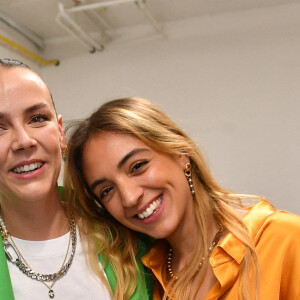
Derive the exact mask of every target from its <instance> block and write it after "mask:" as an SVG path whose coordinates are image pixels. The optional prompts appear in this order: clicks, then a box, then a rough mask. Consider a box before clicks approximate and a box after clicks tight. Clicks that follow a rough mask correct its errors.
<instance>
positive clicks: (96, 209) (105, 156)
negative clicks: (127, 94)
mask: <svg viewBox="0 0 300 300" xmlns="http://www.w3.org/2000/svg"><path fill="white" fill-rule="evenodd" d="M68 148H69V152H68V159H67V166H66V173H67V174H68V178H69V179H70V182H69V183H68V184H67V186H69V190H70V191H72V190H73V189H74V190H75V191H76V194H77V199H76V202H74V203H75V204H74V205H75V206H76V207H77V209H78V210H79V211H80V212H81V213H83V214H85V215H86V216H89V218H90V220H91V226H92V227H93V226H98V227H101V230H98V232H99V233H98V238H100V239H101V241H102V243H101V251H102V252H103V253H106V254H107V255H108V257H110V260H111V261H112V262H113V261H114V258H115V257H117V256H118V254H119V253H120V251H124V250H125V253H126V255H125V256H126V259H125V257H124V262H126V263H125V264H124V268H123V269H122V270H119V269H117V268H116V270H115V271H116V272H122V273H124V272H125V273H130V274H131V273H134V270H135V269H136V258H135V256H136V252H137V249H138V245H137V242H136V239H135V237H134V232H140V233H142V234H145V235H147V236H150V237H152V238H154V239H155V242H154V244H152V247H151V249H150V250H149V251H148V253H147V254H146V255H145V256H144V257H143V258H142V261H143V263H144V264H145V265H146V266H147V267H148V268H149V271H150V272H151V273H152V274H153V275H154V276H155V278H156V279H157V281H156V284H155V289H154V296H153V299H176V300H179V299H180V300H189V299H207V300H208V299H227V300H228V299H243V300H250V299H251V300H252V299H255V300H258V299H261V300H275V299H282V300H283V299H284V300H286V299H288V300H292V299H293V300H294V299H300V285H299V282H298V280H299V278H300V258H299V251H300V218H299V217H298V216H295V215H292V214H288V213H285V212H281V211H277V210H276V209H274V208H273V206H272V205H271V204H269V203H268V202H267V201H266V200H265V199H262V198H260V197H255V196H254V197H250V196H247V195H240V194H235V193H232V192H231V191H229V190H226V189H224V188H222V187H220V186H219V185H218V184H217V183H216V182H215V180H214V179H213V177H212V175H211V174H210V171H209V169H208V168H207V166H206V164H205V162H204V160H203V158H202V155H201V153H200V152H199V150H198V148H197V146H196V145H195V143H194V142H193V141H192V139H191V138H189V137H188V136H187V135H186V134H185V133H184V132H183V131H182V130H181V129H179V128H178V126H177V125H176V124H175V123H174V122H173V121H172V120H171V119H170V118H169V117H168V116H167V115H166V114H165V113H163V112H162V111H161V110H160V109H159V108H157V107H156V106H155V105H154V104H152V103H151V102H150V101H148V100H145V99H139V98H124V99H117V100H113V101H110V102H107V103H105V104H104V105H102V106H101V107H100V108H99V109H98V110H97V111H96V112H94V113H93V114H92V115H91V116H90V117H89V118H87V119H86V120H84V121H82V122H80V123H79V124H77V126H75V128H74V127H73V131H72V132H71V134H70V138H69V142H68ZM250 200H251V201H252V204H254V205H252V206H250V207H247V206H246V205H245V203H246V202H249V201H250ZM95 224H96V225H95ZM104 224H105V225H104ZM101 234H102V236H101ZM107 237H109V238H107ZM144 238H145V237H144ZM91 244H92V242H91ZM94 251H97V250H96V249H94ZM297 253H298V254H297ZM93 263H94V262H93V261H92V260H91V264H92V265H93ZM120 284H121V283H120ZM122 284H123V283H122Z"/></svg>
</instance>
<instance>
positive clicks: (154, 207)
mask: <svg viewBox="0 0 300 300" xmlns="http://www.w3.org/2000/svg"><path fill="white" fill-rule="evenodd" d="M161 201H162V195H160V196H159V197H158V199H157V200H154V201H153V202H152V203H151V204H150V205H149V206H148V207H147V208H146V209H145V210H144V211H142V212H141V213H139V214H137V217H138V218H139V219H146V218H149V217H151V216H153V215H154V214H155V213H156V210H157V208H158V207H159V206H160V204H161Z"/></svg>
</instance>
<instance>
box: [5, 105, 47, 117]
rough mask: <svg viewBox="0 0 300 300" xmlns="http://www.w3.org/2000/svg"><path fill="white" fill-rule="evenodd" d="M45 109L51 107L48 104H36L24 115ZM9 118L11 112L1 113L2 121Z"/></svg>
mask: <svg viewBox="0 0 300 300" xmlns="http://www.w3.org/2000/svg"><path fill="white" fill-rule="evenodd" d="M44 107H49V105H48V104H47V103H38V104H35V105H32V106H29V107H27V108H26V109H25V111H24V114H30V113H32V112H34V111H37V110H39V109H41V108H44ZM9 116H10V113H9V112H4V113H2V112H0V119H9Z"/></svg>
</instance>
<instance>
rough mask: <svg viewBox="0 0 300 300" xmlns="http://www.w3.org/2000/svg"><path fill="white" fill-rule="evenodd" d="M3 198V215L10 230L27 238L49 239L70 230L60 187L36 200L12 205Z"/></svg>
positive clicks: (13, 234) (14, 234) (15, 235)
mask: <svg viewBox="0 0 300 300" xmlns="http://www.w3.org/2000/svg"><path fill="white" fill-rule="evenodd" d="M12 203H13V201H9V200H7V199H5V201H4V200H3V199H2V201H1V216H2V219H3V221H4V223H5V225H6V228H7V230H8V232H9V233H10V234H11V235H12V236H14V237H17V238H20V239H25V240H32V241H38V240H48V239H53V238H57V237H59V236H62V235H64V234H65V233H67V232H68V231H69V227H70V225H69V221H68V218H67V215H66V212H65V209H64V208H63V206H62V204H61V200H60V194H59V191H58V189H56V190H55V191H53V193H51V195H50V196H49V197H45V198H44V199H40V200H39V201H34V202H22V203H21V204H20V203H19V204H18V205H12Z"/></svg>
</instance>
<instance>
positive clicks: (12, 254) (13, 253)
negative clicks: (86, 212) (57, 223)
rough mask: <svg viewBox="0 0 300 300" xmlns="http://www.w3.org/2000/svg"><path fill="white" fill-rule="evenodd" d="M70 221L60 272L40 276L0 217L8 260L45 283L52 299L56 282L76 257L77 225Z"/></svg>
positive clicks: (30, 276)
mask: <svg viewBox="0 0 300 300" xmlns="http://www.w3.org/2000/svg"><path fill="white" fill-rule="evenodd" d="M69 221H70V235H69V242H68V248H67V252H66V255H65V257H64V260H63V263H62V265H61V267H60V269H59V270H58V272H56V273H53V274H40V273H37V272H35V271H34V270H33V269H32V267H31V266H30V265H29V263H28V262H27V261H26V259H25V258H24V256H23V255H22V254H21V251H20V250H19V249H18V247H17V245H16V243H15V242H14V240H13V238H12V236H11V235H10V234H9V232H8V231H7V229H6V226H5V224H4V221H3V219H2V217H1V215H0V232H1V235H2V242H3V246H4V251H5V253H6V257H7V258H8V260H9V261H11V262H12V263H13V264H14V265H16V266H17V267H18V268H19V270H20V271H21V272H23V273H24V274H25V275H27V276H28V277H29V278H31V279H33V280H37V281H40V282H41V283H43V284H44V285H45V286H46V287H47V288H48V290H49V291H48V295H49V298H51V299H53V298H54V296H55V294H54V290H53V286H54V284H55V282H56V281H57V280H58V279H59V278H61V277H62V276H63V275H65V274H66V273H67V272H68V270H69V269H70V267H71V264H72V261H73V258H74V255H75V250H76V245H77V234H76V224H75V221H74V219H73V218H70V220H69ZM70 244H72V247H71V253H70V255H69V259H68V260H67V257H68V254H69V250H70ZM46 282H52V283H51V284H49V283H46Z"/></svg>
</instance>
